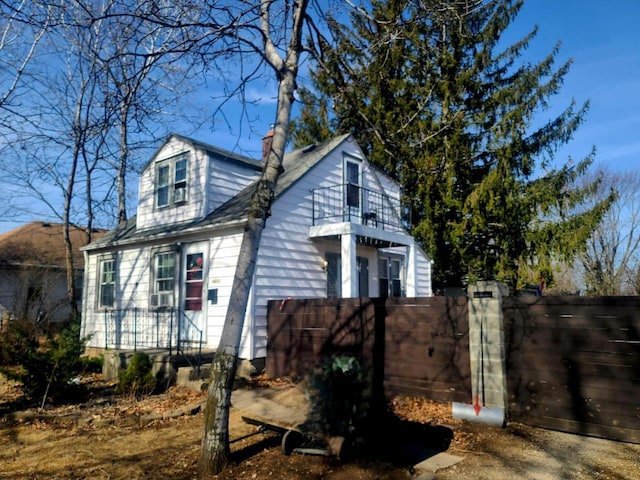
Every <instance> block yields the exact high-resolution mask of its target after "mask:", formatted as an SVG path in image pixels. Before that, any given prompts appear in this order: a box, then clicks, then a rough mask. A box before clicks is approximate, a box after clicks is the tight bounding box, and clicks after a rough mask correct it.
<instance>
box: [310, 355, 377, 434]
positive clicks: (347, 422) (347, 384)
mask: <svg viewBox="0 0 640 480" xmlns="http://www.w3.org/2000/svg"><path fill="white" fill-rule="evenodd" d="M309 387H310V400H311V411H310V421H311V423H312V424H313V429H314V430H318V431H319V433H322V434H328V435H340V436H345V437H346V436H349V435H353V434H354V431H355V430H356V429H358V427H359V424H360V423H361V421H362V420H363V419H364V418H365V417H366V416H367V414H368V410H369V401H368V398H367V382H366V381H365V378H364V374H363V371H362V367H361V366H360V363H359V362H358V360H357V359H356V358H355V357H351V356H337V357H334V358H332V359H331V360H328V361H327V362H325V363H324V364H323V365H322V367H321V368H320V369H318V370H316V371H315V372H314V374H313V375H312V376H311V378H310V379H309Z"/></svg>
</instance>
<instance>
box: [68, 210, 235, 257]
mask: <svg viewBox="0 0 640 480" xmlns="http://www.w3.org/2000/svg"><path fill="white" fill-rule="evenodd" d="M246 223H247V220H246V218H245V219H242V220H236V221H233V222H226V223H214V224H209V225H207V224H205V225H202V224H199V223H197V224H192V226H190V227H187V228H181V225H179V224H178V225H175V230H173V231H171V232H166V231H164V232H157V233H153V234H151V235H147V234H145V231H144V230H136V232H139V233H141V234H142V235H143V236H137V237H135V238H125V239H124V240H116V241H114V242H109V243H107V244H106V245H97V246H96V245H94V244H93V243H90V244H89V245H86V246H84V247H81V248H80V250H81V251H83V252H92V251H99V250H108V249H110V248H111V247H121V246H127V245H136V244H140V243H143V244H146V243H150V242H154V241H156V240H160V239H166V238H167V237H169V238H174V239H175V238H180V237H183V236H188V235H190V234H193V233H202V232H208V231H211V230H215V231H218V230H225V229H228V230H231V229H233V228H241V227H244V226H245V224H246Z"/></svg>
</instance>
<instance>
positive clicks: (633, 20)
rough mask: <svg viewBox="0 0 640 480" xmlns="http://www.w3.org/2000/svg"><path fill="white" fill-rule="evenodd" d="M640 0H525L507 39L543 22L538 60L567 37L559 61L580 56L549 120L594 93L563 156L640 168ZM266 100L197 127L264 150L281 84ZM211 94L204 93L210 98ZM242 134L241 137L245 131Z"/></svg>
mask: <svg viewBox="0 0 640 480" xmlns="http://www.w3.org/2000/svg"><path fill="white" fill-rule="evenodd" d="M639 24H640V0H609V1H607V2H604V1H603V0H525V4H524V6H523V8H522V10H521V11H520V14H519V15H518V17H517V19H516V21H515V22H514V23H513V24H512V25H511V27H510V29H509V31H508V36H507V37H506V40H507V41H510V43H512V42H513V41H515V40H517V39H519V38H521V37H522V36H524V35H525V34H526V33H528V32H529V31H530V30H531V29H532V28H533V27H534V26H535V25H538V28H539V30H538V35H537V36H536V38H535V39H534V40H533V42H532V43H531V45H530V47H529V48H528V49H527V51H526V54H525V55H526V59H527V60H530V61H532V62H535V61H539V60H541V59H542V58H544V57H545V56H546V55H547V54H549V52H550V51H551V50H552V49H553V48H554V46H555V45H556V44H557V43H558V42H562V45H561V47H560V53H559V55H558V63H557V65H560V64H561V63H563V62H564V61H566V60H567V59H569V58H572V59H573V64H572V67H571V71H570V73H569V74H568V75H567V77H566V80H565V83H564V85H563V87H562V89H561V91H560V93H559V94H557V95H555V96H553V97H552V98H551V105H550V108H549V110H548V111H546V112H543V113H542V114H541V121H544V120H545V119H548V118H552V117H553V116H554V115H556V114H558V113H559V112H560V111H562V110H564V109H565V108H566V107H567V106H568V105H569V104H570V103H571V101H572V100H575V101H576V102H577V104H578V105H581V104H582V103H583V102H585V101H587V100H589V102H590V109H589V112H588V114H587V117H586V119H585V122H584V123H583V124H582V126H581V127H580V128H579V129H578V131H577V132H576V134H575V136H574V139H573V140H572V141H571V142H570V143H569V144H568V145H567V146H566V148H564V149H563V150H562V151H560V152H558V154H557V156H556V161H557V162H558V163H559V164H564V163H565V162H566V160H567V158H568V157H572V158H574V159H576V160H578V159H582V158H584V157H585V156H586V155H588V154H589V153H590V152H591V149H592V147H595V148H596V152H597V153H596V163H597V164H602V165H607V166H609V167H611V168H612V169H615V170H628V169H639V168H640V27H639ZM250 91H251V93H252V94H253V99H254V100H257V101H258V104H259V107H256V108H254V109H252V110H251V114H252V115H253V116H254V117H255V121H254V123H253V125H252V129H253V131H251V129H250V128H249V127H247V126H244V127H243V128H242V131H240V128H239V127H237V124H236V125H232V131H231V132H229V131H227V130H226V129H225V128H222V127H223V125H222V124H217V126H218V127H219V128H217V129H216V130H215V131H211V124H209V125H207V126H205V128H202V129H200V130H199V131H198V132H193V135H196V136H197V138H199V139H201V140H203V141H207V142H209V143H212V144H215V145H219V146H221V147H223V148H227V149H231V150H236V151H242V152H243V153H247V154H250V155H259V147H260V135H261V134H262V133H263V132H265V131H267V130H268V127H269V123H270V121H271V118H273V115H274V113H275V95H276V92H275V86H273V85H270V84H264V85H259V84H258V85H254V86H253V88H252V89H251V90H250ZM202 100H204V98H203V99H202ZM238 135H240V136H241V138H238Z"/></svg>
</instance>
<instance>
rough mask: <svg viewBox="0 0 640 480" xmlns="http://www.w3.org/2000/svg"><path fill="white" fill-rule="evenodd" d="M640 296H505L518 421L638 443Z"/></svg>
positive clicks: (511, 400)
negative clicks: (639, 297)
mask: <svg viewBox="0 0 640 480" xmlns="http://www.w3.org/2000/svg"><path fill="white" fill-rule="evenodd" d="M638 312H640V299H638V298H628V297H625V298H620V297H600V298H598V297H595V298H583V297H542V298H539V297H538V298H507V299H505V301H504V304H503V314H504V319H505V338H506V352H507V385H508V389H509V407H510V416H511V418H512V419H515V420H518V421H522V422H523V423H528V424H530V425H535V426H542V427H548V428H556V429H562V430H564V431H569V432H573V433H584V434H589V435H595V436H603V437H607V438H613V439H619V440H626V441H637V440H638V432H640V404H639V402H640V396H639V393H638V392H640V362H639V360H640V341H639V340H640V339H639V338H638V335H639V332H640V315H639V314H638Z"/></svg>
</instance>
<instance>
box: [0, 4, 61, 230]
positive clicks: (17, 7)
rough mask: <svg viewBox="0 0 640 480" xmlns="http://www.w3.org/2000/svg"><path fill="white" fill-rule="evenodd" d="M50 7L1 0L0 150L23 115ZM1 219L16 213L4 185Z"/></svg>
mask: <svg viewBox="0 0 640 480" xmlns="http://www.w3.org/2000/svg"><path fill="white" fill-rule="evenodd" d="M51 10H52V9H51V7H48V6H47V5H42V4H39V3H38V2H28V1H25V0H23V1H20V2H0V135H2V137H3V140H4V141H3V142H2V143H3V145H2V147H0V148H2V150H4V149H5V148H6V146H7V145H11V143H12V141H14V140H15V130H16V122H15V118H16V117H20V118H21V117H23V116H24V111H23V109H22V108H21V106H22V102H23V98H24V96H25V95H28V92H29V88H30V87H29V84H30V82H29V81H25V77H28V75H29V66H30V64H32V63H33V60H34V57H35V56H36V54H37V52H38V47H39V45H40V43H41V41H42V38H43V36H44V35H45V33H46V32H47V29H48V27H49V25H50V22H51V20H52V18H51ZM3 190H5V191H4V192H3V193H4V194H3V195H2V196H3V197H4V199H5V201H4V202H3V205H2V206H0V218H12V217H15V216H16V212H15V210H14V209H13V208H12V206H13V204H14V202H13V193H14V192H13V190H12V189H11V188H10V187H9V186H8V185H5V186H4V188H3Z"/></svg>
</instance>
